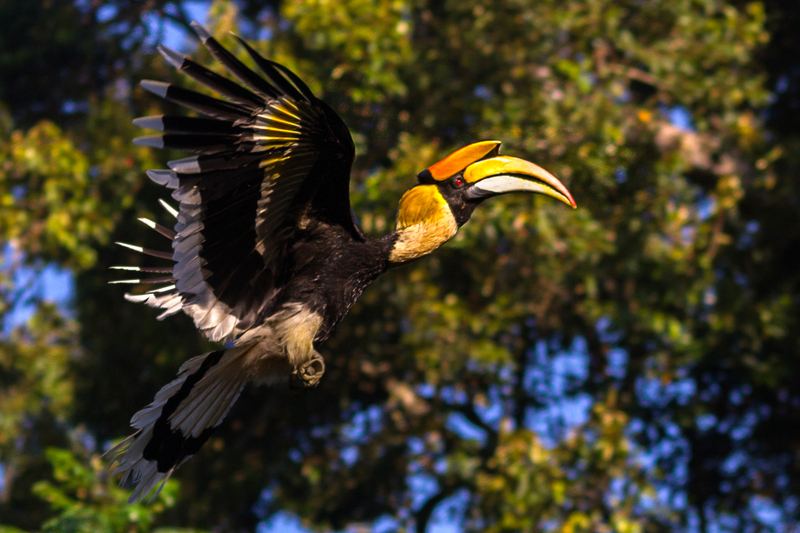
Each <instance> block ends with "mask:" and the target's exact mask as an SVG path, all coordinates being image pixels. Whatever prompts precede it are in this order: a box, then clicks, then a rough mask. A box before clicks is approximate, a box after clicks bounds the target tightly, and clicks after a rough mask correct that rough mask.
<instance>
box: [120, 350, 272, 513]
mask: <svg viewBox="0 0 800 533" xmlns="http://www.w3.org/2000/svg"><path fill="white" fill-rule="evenodd" d="M256 347H257V344H256V343H250V344H243V345H240V346H234V347H233V348H229V349H227V350H219V351H216V352H210V353H207V354H203V355H199V356H197V357H194V358H192V359H190V360H188V361H186V362H185V363H184V364H183V365H182V366H181V368H180V370H179V372H178V377H177V378H176V379H175V380H174V381H172V382H170V383H169V384H167V385H165V386H164V387H162V388H161V390H160V391H158V393H157V394H156V397H155V400H153V403H151V404H150V405H148V406H147V407H145V408H144V409H142V410H141V411H139V412H138V413H136V414H135V415H133V418H131V426H132V427H133V428H134V429H136V430H137V431H136V433H134V434H133V435H131V436H130V437H128V438H127V439H125V440H124V441H122V442H121V443H119V444H118V445H116V446H114V447H113V448H112V449H111V450H109V451H108V452H107V453H106V455H108V456H110V457H111V461H112V464H113V463H118V464H117V468H116V469H115V470H114V474H117V473H120V472H122V473H123V474H124V475H123V477H122V482H121V483H122V485H124V486H131V485H133V486H135V490H134V491H133V493H132V494H131V497H130V499H129V500H128V501H129V502H130V503H132V502H135V501H139V500H141V499H142V498H143V497H144V496H145V495H146V494H148V493H149V492H150V491H151V490H152V489H153V488H154V487H156V486H158V489H157V490H156V491H155V493H154V494H153V496H152V497H153V498H154V497H155V496H156V495H157V494H158V493H159V492H160V491H161V488H162V487H163V486H164V483H165V482H166V480H167V479H168V478H169V476H170V475H172V472H174V471H175V469H176V468H178V467H179V466H180V465H181V464H183V463H184V462H185V461H186V460H187V459H189V458H190V457H191V456H192V455H194V454H195V453H196V452H197V451H198V450H199V449H200V446H202V445H203V443H204V442H205V441H207V440H208V438H209V437H210V436H211V433H212V432H213V431H214V428H216V427H217V426H218V425H219V424H220V423H221V422H222V420H223V419H224V418H225V415H227V414H228V411H229V410H230V408H231V406H233V403H234V402H235V401H236V399H237V398H238V397H239V394H240V393H241V392H242V388H243V387H244V384H245V382H246V381H247V379H248V377H249V369H251V368H252V365H253V361H254V360H255V358H256V356H257V354H255V353H254V352H255V351H256ZM151 499H152V498H151Z"/></svg>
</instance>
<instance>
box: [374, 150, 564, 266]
mask: <svg viewBox="0 0 800 533" xmlns="http://www.w3.org/2000/svg"><path fill="white" fill-rule="evenodd" d="M499 152H500V141H481V142H477V143H473V144H470V145H468V146H465V147H464V148H461V149H459V150H456V151H455V152H453V153H452V154H450V155H448V156H447V157H445V158H444V159H442V160H441V161H439V162H438V163H435V164H433V165H431V166H430V167H428V168H426V169H425V170H423V171H422V172H420V173H419V174H418V175H417V178H418V180H419V184H418V185H416V186H415V187H413V188H412V189H410V190H409V191H408V192H406V193H405V194H404V195H403V198H402V199H401V200H400V209H399V211H398V213H397V228H396V232H397V235H398V237H397V240H396V242H395V243H394V248H393V249H392V252H391V255H390V257H389V260H390V261H392V262H395V263H402V262H406V261H410V260H413V259H416V258H418V257H421V256H423V255H425V254H428V253H430V252H432V251H433V250H435V249H436V248H438V247H439V246H441V245H442V244H444V243H445V242H446V241H447V240H449V239H450V238H451V237H453V236H454V235H455V234H456V232H457V231H458V228H459V227H460V226H463V225H464V224H465V223H466V222H467V220H469V217H470V215H472V212H473V211H474V210H475V207H477V206H478V204H480V203H481V202H482V201H484V200H486V199H487V198H491V197H492V196H497V195H500V194H505V193H509V192H530V193H538V194H544V195H546V196H551V197H553V198H555V199H557V200H560V201H562V202H564V203H565V204H567V205H569V206H571V207H573V208H575V200H573V198H572V195H571V194H570V192H569V191H568V190H567V188H566V187H564V185H563V184H562V183H561V182H560V181H559V180H558V179H557V178H556V177H555V176H553V175H552V174H550V173H549V172H548V171H546V170H545V169H543V168H542V167H540V166H538V165H535V164H533V163H531V162H529V161H525V160H524V159H519V158H516V157H509V156H501V155H499Z"/></svg>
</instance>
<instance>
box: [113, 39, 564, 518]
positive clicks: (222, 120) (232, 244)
mask: <svg viewBox="0 0 800 533" xmlns="http://www.w3.org/2000/svg"><path fill="white" fill-rule="evenodd" d="M193 26H194V28H195V31H196V32H197V34H198V36H199V38H200V41H201V42H202V43H203V45H205V47H206V48H207V49H208V50H209V51H210V52H211V55H212V56H214V58H215V59H216V60H217V61H219V62H220V63H222V65H223V66H224V67H225V69H226V70H227V72H228V73H229V74H230V75H231V76H232V77H233V78H235V80H236V81H233V80H231V79H230V78H228V77H224V76H221V75H219V74H217V73H215V72H212V71H211V70H208V69H207V68H205V67H203V66H201V65H199V64H198V63H195V62H194V61H192V60H191V59H189V58H187V57H185V56H183V55H180V54H178V53H176V52H174V51H172V50H170V49H168V48H166V47H164V46H160V47H159V51H160V52H161V54H162V55H163V56H164V58H165V59H166V60H167V62H169V63H170V64H171V65H173V66H174V67H175V68H176V69H178V70H179V71H181V72H182V73H183V74H186V75H188V76H189V77H191V78H193V79H194V80H195V81H197V82H199V83H200V84H201V85H203V86H205V87H206V88H208V89H210V90H211V91H213V92H214V93H216V94H217V95H219V96H221V97H223V98H224V99H219V98H214V97H211V96H207V95H205V94H201V93H198V92H195V91H191V90H188V89H184V88H182V87H178V86H175V85H171V84H169V83H163V82H159V81H149V80H145V81H142V83H141V84H142V87H144V88H145V89H146V90H148V91H149V92H151V93H154V94H156V95H158V96H160V97H162V98H164V99H165V100H167V101H170V102H174V103H176V104H179V105H181V106H183V107H186V108H188V109H190V110H192V111H194V112H195V113H196V115H197V116H150V117H143V118H139V119H136V120H135V121H134V123H135V124H137V125H139V126H141V127H143V128H148V129H152V130H158V131H161V132H163V133H160V134H157V135H150V136H146V137H139V138H137V139H135V140H134V142H135V143H137V144H139V145H144V146H150V147H155V148H169V149H180V150H185V151H188V152H191V153H194V154H195V155H193V156H191V157H187V158H184V159H178V160H176V161H170V162H169V163H168V166H169V168H168V169H165V170H150V171H148V172H147V175H148V176H149V177H150V179H152V180H153V181H154V182H156V183H158V184H159V185H163V186H165V187H167V188H168V189H171V190H172V198H173V199H174V200H176V201H177V202H178V204H179V207H178V209H174V208H172V207H170V206H169V205H168V204H166V203H164V205H165V207H166V208H167V210H168V211H169V212H170V213H171V214H172V215H174V216H175V217H176V219H177V220H176V222H175V225H174V227H173V228H168V227H165V226H162V225H160V224H157V223H155V222H153V221H150V220H147V219H140V220H142V221H143V222H144V223H145V224H147V225H148V226H150V227H151V228H153V229H155V230H156V231H158V232H159V233H160V234H162V235H163V236H164V237H166V238H167V239H168V240H169V241H170V242H171V248H172V249H171V250H169V251H160V250H153V249H148V248H142V247H139V246H133V245H130V244H124V243H120V244H122V246H125V247H128V248H131V249H133V250H136V251H138V252H141V253H143V254H146V255H149V256H153V257H157V258H161V259H166V260H170V261H172V264H171V265H169V266H162V267H128V266H126V267H114V268H117V269H121V270H129V271H135V272H137V274H136V275H137V276H139V277H137V279H126V280H120V281H117V282H116V283H133V284H151V285H152V284H155V285H157V286H158V287H157V288H154V289H152V290H149V291H147V292H145V293H143V294H128V295H126V298H127V299H128V300H130V301H134V302H142V303H145V304H147V305H149V306H151V307H156V308H159V309H161V311H162V312H161V314H160V315H159V317H158V318H159V319H163V318H165V317H167V316H170V315H173V314H175V313H177V312H179V311H183V312H184V313H186V314H188V315H189V316H190V317H192V319H193V320H194V323H195V325H196V326H197V328H198V329H199V330H200V331H201V332H202V333H203V334H205V335H206V336H207V337H208V338H209V339H211V340H212V341H221V342H225V343H227V344H226V346H230V347H227V348H225V349H220V350H217V351H214V352H210V353H207V354H203V355H199V356H197V357H194V358H192V359H190V360H188V361H186V362H185V363H184V364H183V365H182V366H181V367H180V369H179V371H178V377H177V378H176V379H175V380H174V381H172V382H170V383H168V384H167V385H165V386H164V387H163V388H162V389H161V390H160V391H158V393H157V394H156V396H155V399H154V400H153V402H152V403H151V404H150V405H148V406H147V407H145V408H144V409H142V410H141V411H139V412H137V413H136V414H135V415H134V416H133V418H132V419H131V426H132V427H133V428H134V429H135V430H136V432H135V433H134V434H133V435H131V436H130V437H128V438H127V439H125V440H124V441H122V442H121V443H120V444H118V445H117V446H115V447H114V448H112V449H111V450H109V452H108V454H109V455H110V456H111V457H112V460H113V462H115V463H116V464H117V468H116V470H115V473H120V472H121V473H123V478H122V483H123V484H124V485H126V486H134V487H135V489H134V491H133V493H132V494H131V497H130V501H131V502H133V501H138V500H140V499H141V498H142V497H144V496H145V495H147V494H148V493H149V492H150V491H151V490H152V489H153V488H155V487H158V488H157V490H156V491H155V493H154V496H155V494H158V491H159V490H160V489H161V487H163V484H164V482H166V480H167V479H168V478H169V476H170V475H171V474H172V473H173V472H174V471H175V469H176V468H178V467H179V466H180V465H181V464H182V463H184V462H185V461H186V460H188V459H189V458H190V457H191V456H192V455H194V454H195V453H196V452H197V451H198V450H199V448H200V447H201V446H202V445H203V443H204V442H205V441H206V440H208V438H209V436H210V435H211V433H212V432H213V430H214V428H215V427H217V426H218V425H219V424H220V423H221V422H222V420H223V419H224V418H225V415H226V414H227V413H228V411H229V410H230V408H231V406H232V405H233V403H234V402H235V401H236V399H237V398H238V397H239V394H240V393H241V391H242V389H243V387H244V386H245V384H246V383H247V382H248V381H252V382H256V383H267V384H270V383H273V384H274V383H286V382H289V383H290V384H293V385H294V386H295V387H298V388H300V389H304V388H311V387H314V386H316V385H317V383H318V382H319V380H320V378H321V377H322V375H323V373H324V371H325V363H324V361H323V359H322V357H321V356H320V354H319V353H318V352H317V351H316V349H315V347H314V345H315V343H317V342H320V341H323V340H325V339H326V338H327V337H328V336H329V335H330V333H331V330H332V329H333V327H334V326H335V325H336V324H337V323H338V322H339V320H341V319H342V317H343V316H344V315H345V314H346V313H347V312H348V310H349V309H350V307H351V306H352V305H353V303H354V302H355V301H356V299H357V298H358V297H359V295H360V294H361V292H362V291H363V290H364V289H365V288H366V287H367V286H368V285H369V284H370V283H372V282H373V281H374V280H375V279H376V278H377V277H378V276H380V275H381V274H382V273H384V272H386V271H387V270H388V269H390V268H393V267H396V266H400V265H403V264H405V263H408V262H410V261H414V260H416V259H418V258H420V257H423V256H425V255H427V254H429V253H431V252H432V251H434V250H435V249H437V248H438V247H440V246H441V245H442V244H444V243H445V242H447V241H448V240H449V239H450V238H452V237H453V236H454V235H455V234H456V232H457V231H458V228H459V227H460V226H462V225H463V224H465V223H466V222H467V220H469V217H470V215H471V214H472V212H473V210H474V209H475V208H476V207H477V206H478V205H479V204H480V203H481V202H483V201H484V200H486V199H487V198H491V197H492V196H497V195H500V194H504V193H509V192H530V193H539V194H544V195H547V196H551V197H553V198H555V199H557V200H560V201H562V202H564V203H565V204H567V205H570V206H571V207H573V208H574V207H575V201H574V200H573V198H572V195H571V194H570V193H569V191H568V190H567V189H566V187H564V185H563V184H562V183H561V182H560V181H559V180H558V179H556V178H555V177H554V176H553V175H552V174H550V173H549V172H547V171H546V170H544V169H543V168H541V167H539V166H537V165H535V164H533V163H530V162H528V161H525V160H522V159H518V158H515V157H509V156H504V155H499V150H500V142H499V141H480V142H476V143H473V144H470V145H468V146H465V147H463V148H461V149H459V150H456V151H455V152H453V153H452V154H450V155H448V156H447V157H445V158H444V159H443V160H441V161H439V162H438V163H435V164H434V165H432V166H430V167H429V168H427V169H425V170H423V171H422V172H420V173H419V175H418V176H417V181H418V183H417V184H416V185H414V186H413V187H412V188H411V189H409V190H408V191H407V192H406V193H405V194H404V195H403V196H402V198H401V199H400V205H399V209H398V213H397V225H396V227H395V229H394V231H392V232H390V233H389V234H388V235H385V236H383V237H379V238H374V237H371V236H369V235H366V234H365V233H364V232H363V231H361V229H360V228H359V227H358V225H357V224H356V221H355V219H354V217H353V214H352V211H351V209H350V197H349V182H350V171H351V167H352V164H353V159H354V157H355V147H354V144H353V140H352V138H351V136H350V132H349V130H348V128H347V126H346V125H345V123H344V122H343V121H342V119H341V118H340V117H339V116H338V115H337V114H336V112H335V111H334V110H333V109H332V108H331V107H330V106H328V105H327V104H326V103H325V102H323V101H322V100H320V99H318V98H317V97H315V96H314V94H313V93H312V92H311V91H310V90H309V88H308V87H307V86H306V84H305V83H303V81H302V80H301V79H300V78H299V77H297V76H296V75H295V74H294V73H292V72H291V71H290V70H288V69H287V68H286V67H284V66H282V65H280V64H278V63H275V62H273V61H270V60H268V59H265V58H263V57H261V56H260V55H259V54H258V53H257V52H256V51H255V50H253V49H252V48H251V47H250V46H249V45H248V44H247V43H246V42H244V41H243V40H241V39H239V41H240V42H241V44H242V46H243V47H244V49H245V50H246V51H247V53H248V54H249V56H250V58H251V59H252V61H253V63H254V64H255V65H256V67H257V68H258V70H260V74H257V73H256V72H254V71H253V70H251V69H250V68H249V67H247V66H246V65H245V64H244V63H242V62H241V61H239V60H238V59H237V58H236V57H235V56H234V55H233V54H231V53H230V52H229V51H228V50H226V49H225V48H223V47H222V46H221V45H220V44H219V42H218V41H217V40H216V39H214V38H213V37H212V36H211V35H209V33H208V32H207V31H205V30H204V29H203V28H202V27H201V26H200V25H198V24H196V23H193ZM142 274H151V275H152V277H141V276H142Z"/></svg>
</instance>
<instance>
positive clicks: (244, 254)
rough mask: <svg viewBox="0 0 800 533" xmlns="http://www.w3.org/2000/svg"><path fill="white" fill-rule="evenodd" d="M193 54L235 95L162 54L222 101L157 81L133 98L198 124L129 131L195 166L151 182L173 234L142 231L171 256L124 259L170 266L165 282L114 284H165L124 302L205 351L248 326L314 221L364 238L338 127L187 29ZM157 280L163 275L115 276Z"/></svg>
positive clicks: (170, 119)
mask: <svg viewBox="0 0 800 533" xmlns="http://www.w3.org/2000/svg"><path fill="white" fill-rule="evenodd" d="M194 27H195V29H196V31H197V33H198V36H199V37H200V40H201V41H202V43H203V44H204V45H205V46H206V48H208V49H209V51H210V52H211V54H212V55H213V56H214V57H215V58H216V59H217V60H218V61H219V62H220V63H222V64H223V65H224V66H225V68H226V69H227V71H228V72H229V73H230V74H232V75H233V76H234V77H235V78H236V79H237V80H238V83H235V82H234V81H231V80H230V79H228V78H225V77H223V76H220V75H218V74H216V73H214V72H212V71H210V70H208V69H206V68H204V67H202V66H200V65H198V64H197V63H195V62H193V61H191V60H190V59H188V58H186V57H184V56H182V55H180V54H177V53H176V52H174V51H172V50H169V49H167V48H165V47H159V50H160V52H161V53H162V55H163V56H164V57H165V58H166V60H167V61H168V62H169V63H171V64H172V65H173V66H175V67H176V68H177V69H178V70H180V71H181V72H183V73H184V74H187V75H189V76H190V77H192V78H193V79H195V80H196V81H198V82H199V83H201V84H202V85H204V86H205V87H207V88H209V89H211V90H213V91H214V92H216V93H217V94H218V95H220V96H222V97H224V98H225V100H221V99H217V98H213V97H211V96H207V95H204V94H200V93H197V92H194V91H191V90H188V89H184V88H181V87H177V86H174V85H170V84H167V83H162V82H157V81H147V80H145V81H143V82H142V86H143V87H144V88H145V89H147V90H148V91H150V92H152V93H155V94H157V95H158V96H161V97H162V98H164V99H166V100H168V101H171V102H175V103H177V104H180V105H182V106H183V107H186V108H188V109H191V110H193V111H195V112H197V113H198V114H200V115H205V116H203V117H176V116H154V117H144V118H140V119H137V120H135V121H134V122H135V123H136V124H137V125H139V126H142V127H145V128H151V129H156V130H161V131H163V132H164V133H163V134H160V135H152V136H147V137H140V138H138V139H135V140H134V142H136V143H137V144H140V145H145V146H152V147H157V148H174V149H181V150H187V151H190V152H194V153H195V154H196V155H194V156H192V157H188V158H185V159H179V160H177V161H170V162H169V163H168V164H169V169H168V170H151V171H148V173H147V174H148V176H150V178H151V179H152V180H153V181H155V182H156V183H159V184H161V185H164V186H166V187H167V188H170V189H174V191H173V193H172V197H173V198H174V199H175V200H177V201H178V202H179V203H180V206H179V209H178V210H177V212H176V213H175V214H176V216H177V223H176V224H175V228H174V231H171V230H169V229H168V228H164V227H162V226H159V225H157V224H154V223H152V222H150V221H145V222H146V223H147V224H148V225H150V226H151V227H154V228H155V229H157V230H158V231H159V232H160V233H162V234H164V235H165V236H167V237H168V238H170V239H172V252H171V254H169V253H164V252H155V251H152V250H144V249H141V248H139V247H133V246H130V245H128V246H129V247H132V248H134V249H137V250H139V251H143V252H144V253H149V254H150V255H156V256H158V257H165V256H166V257H170V256H171V259H172V260H173V261H174V262H175V264H174V265H173V267H172V269H171V276H169V275H168V276H162V277H160V278H155V279H152V280H146V279H142V280H123V282H133V283H136V282H140V283H147V282H151V283H160V282H164V283H167V285H166V286H164V287H160V288H157V289H155V290H152V291H150V292H147V293H145V294H140V295H127V298H128V299H130V300H133V301H141V302H145V303H147V304H148V305H151V306H153V307H160V308H162V309H164V312H163V313H162V314H161V316H160V317H159V318H163V317H166V316H169V315H171V314H174V313H176V312H178V311H180V310H183V311H184V312H186V313H187V314H189V315H190V316H191V317H192V318H193V319H194V321H195V324H196V325H197V327H198V328H199V329H200V330H201V331H203V332H204V333H205V334H206V335H207V336H208V337H209V338H210V339H212V340H226V339H230V338H233V337H235V336H237V335H239V334H241V333H242V332H244V331H247V330H248V329H249V328H251V327H253V325H255V323H256V320H257V319H258V317H259V314H260V312H261V310H262V309H264V307H265V306H266V305H268V304H269V302H270V300H271V299H272V297H273V296H274V294H275V292H276V290H278V289H279V288H280V287H279V286H278V284H279V283H280V282H279V281H278V280H277V279H276V277H277V274H278V268H279V266H280V265H281V263H282V262H283V261H284V260H285V259H286V250H287V245H288V243H289V242H290V241H291V239H292V238H293V236H295V235H296V234H297V232H298V231H300V229H299V226H301V225H302V224H301V223H300V221H301V219H302V218H303V217H306V216H312V217H314V218H315V219H317V220H321V221H323V222H326V223H329V224H337V225H339V226H341V227H343V228H344V229H345V231H347V232H348V233H349V234H351V235H352V237H353V238H354V239H358V240H361V239H363V238H364V236H363V234H362V233H361V231H360V230H359V229H358V227H357V226H356V224H355V222H354V220H353V217H352V213H351V211H350V198H349V191H348V188H349V179H350V168H351V166H352V162H353V158H354V155H355V149H354V145H353V141H352V138H351V137H350V132H349V130H348V129H347V126H345V124H344V122H343V121H342V120H341V118H339V116H338V115H337V114H336V113H335V112H334V111H333V110H332V109H331V108H330V107H329V106H328V105H327V104H325V103H324V102H322V101H321V100H319V99H318V98H316V97H315V96H314V95H313V94H312V93H311V91H310V90H309V88H308V87H307V86H306V85H305V84H304V83H303V82H302V81H301V80H300V79H299V78H298V77H297V76H296V75H295V74H293V73H292V72H291V71H289V70H288V69H286V68H285V67H283V66H281V65H279V64H277V63H274V62H272V61H269V60H267V59H264V58H263V57H261V56H260V55H259V54H258V53H256V52H255V51H254V50H253V49H252V48H250V47H249V46H248V45H247V44H246V43H245V42H244V41H241V40H240V41H241V42H242V44H243V45H244V47H245V49H246V50H247V52H248V53H249V55H250V57H251V58H252V59H253V61H254V62H255V64H256V65H257V66H258V68H259V69H260V70H261V72H262V73H263V76H261V75H259V74H256V73H255V72H253V71H252V70H250V69H249V68H248V67H246V66H245V65H244V64H243V63H241V62H240V61H239V60H238V59H236V58H235V57H234V56H233V55H232V54H231V53H230V52H228V51H227V50H226V49H224V48H223V47H222V46H221V45H220V44H219V43H218V42H217V41H216V40H215V39H214V38H213V37H211V36H210V35H209V34H208V33H207V32H206V31H205V30H204V29H203V28H201V27H200V26H199V25H197V24H194ZM120 268H124V269H128V270H140V271H148V272H162V273H163V272H164V270H165V269H157V268H155V269H144V268H136V267H120Z"/></svg>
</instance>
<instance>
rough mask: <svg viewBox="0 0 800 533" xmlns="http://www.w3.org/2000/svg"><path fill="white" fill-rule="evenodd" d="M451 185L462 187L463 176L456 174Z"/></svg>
mask: <svg viewBox="0 0 800 533" xmlns="http://www.w3.org/2000/svg"><path fill="white" fill-rule="evenodd" d="M453 185H455V186H456V187H463V186H464V178H462V177H461V176H458V177H457V178H456V179H454V180H453Z"/></svg>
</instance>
